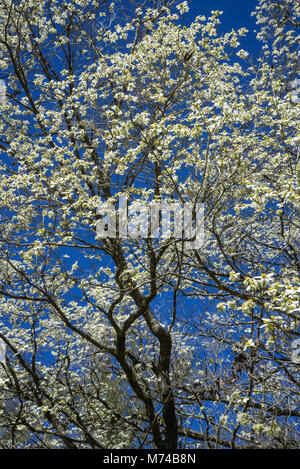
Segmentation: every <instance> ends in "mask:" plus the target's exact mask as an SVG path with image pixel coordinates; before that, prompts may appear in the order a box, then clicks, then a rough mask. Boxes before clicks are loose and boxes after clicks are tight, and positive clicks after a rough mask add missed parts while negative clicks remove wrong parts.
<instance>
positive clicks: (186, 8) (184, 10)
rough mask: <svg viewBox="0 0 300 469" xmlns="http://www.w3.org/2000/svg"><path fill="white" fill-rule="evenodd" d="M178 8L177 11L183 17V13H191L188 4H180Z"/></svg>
mask: <svg viewBox="0 0 300 469" xmlns="http://www.w3.org/2000/svg"><path fill="white" fill-rule="evenodd" d="M176 8H177V10H179V13H180V14H181V15H183V13H187V12H188V11H189V6H188V3H187V2H183V3H179V5H177V7H176Z"/></svg>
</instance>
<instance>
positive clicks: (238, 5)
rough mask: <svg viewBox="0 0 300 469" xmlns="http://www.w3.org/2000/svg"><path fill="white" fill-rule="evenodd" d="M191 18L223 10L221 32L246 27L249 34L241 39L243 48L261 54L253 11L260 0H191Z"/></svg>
mask: <svg viewBox="0 0 300 469" xmlns="http://www.w3.org/2000/svg"><path fill="white" fill-rule="evenodd" d="M189 5H190V11H189V18H190V19H191V20H192V19H193V18H195V17H196V16H198V15H205V16H206V17H207V16H209V14H210V12H211V11H212V10H220V11H223V15H222V16H221V18H220V19H221V22H222V24H221V25H220V32H224V33H225V32H228V31H231V30H232V28H233V29H239V28H242V27H246V28H247V29H248V30H249V33H247V36H245V37H244V38H242V39H241V41H240V42H241V45H242V47H243V49H245V50H247V51H248V52H249V53H250V54H251V55H257V54H259V51H260V48H261V43H260V42H259V41H257V40H256V37H255V33H254V32H253V31H254V30H255V29H256V24H255V17H254V16H251V12H253V11H254V10H255V7H256V6H257V5H258V0H190V1H189Z"/></svg>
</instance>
